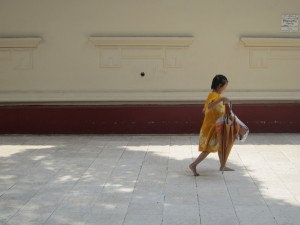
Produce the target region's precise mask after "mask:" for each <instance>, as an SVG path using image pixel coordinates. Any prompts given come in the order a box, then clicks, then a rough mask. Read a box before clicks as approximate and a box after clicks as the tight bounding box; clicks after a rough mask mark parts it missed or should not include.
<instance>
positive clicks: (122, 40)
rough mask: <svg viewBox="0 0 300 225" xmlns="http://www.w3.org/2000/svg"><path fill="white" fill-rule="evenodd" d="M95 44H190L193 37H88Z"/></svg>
mask: <svg viewBox="0 0 300 225" xmlns="http://www.w3.org/2000/svg"><path fill="white" fill-rule="evenodd" d="M89 40H90V41H91V42H92V43H93V44H94V45H95V46H179V47H184V46H186V47H187V46H190V45H191V44H192V42H193V37H89Z"/></svg>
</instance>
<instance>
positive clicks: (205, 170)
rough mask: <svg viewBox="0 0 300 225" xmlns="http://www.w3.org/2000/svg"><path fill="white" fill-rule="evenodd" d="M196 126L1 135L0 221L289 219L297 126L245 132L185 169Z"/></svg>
mask: <svg viewBox="0 0 300 225" xmlns="http://www.w3.org/2000/svg"><path fill="white" fill-rule="evenodd" d="M197 143H198V136H197V135H1V136H0V225H17V224H18V225H19V224H22V225H24V224H25V225H27V224H34V225H63V224H65V225H67V224H70V225H71V224H72V225H74V224H78V225H92V224H95V225H96V224H97V225H99V224H109V225H114V224H115V225H135V224H146V225H147V224H151V225H155V224H158V225H169V224H170V225H171V224H172V225H176V224H180V225H184V224H186V225H194V224H195V225H196V224H197V225H248V224H249V225H250V224H251V225H253V224H256V225H259V224H263V225H286V224H289V225H298V224H299V221H300V134H250V135H249V136H248V139H247V140H246V142H244V143H240V142H237V143H236V144H235V145H234V147H233V149H232V152H231V154H230V156H229V159H228V165H229V166H230V167H232V168H234V169H235V171H234V172H225V173H224V174H222V173H221V172H220V171H219V170H218V169H219V160H218V156H217V154H210V155H209V156H208V157H207V159H205V160H204V161H203V162H202V163H201V164H200V165H199V166H198V167H197V170H198V172H199V173H200V176H199V177H194V176H193V175H192V173H191V171H189V169H188V165H189V164H190V163H191V162H192V161H193V160H194V159H195V158H196V157H197V156H198V155H199V152H198V151H197V148H198V146H197Z"/></svg>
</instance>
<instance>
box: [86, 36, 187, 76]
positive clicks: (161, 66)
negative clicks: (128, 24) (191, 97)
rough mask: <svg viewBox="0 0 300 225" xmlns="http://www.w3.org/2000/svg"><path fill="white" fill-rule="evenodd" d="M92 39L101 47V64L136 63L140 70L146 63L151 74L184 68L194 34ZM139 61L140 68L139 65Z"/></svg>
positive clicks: (121, 64) (113, 66) (121, 66)
mask: <svg viewBox="0 0 300 225" xmlns="http://www.w3.org/2000/svg"><path fill="white" fill-rule="evenodd" d="M89 40H90V41H91V42H92V43H93V44H94V45H95V46H96V47H98V48H99V66H100V68H123V67H124V64H136V66H133V67H134V70H137V71H138V70H140V72H141V74H142V73H143V69H145V68H143V66H142V65H145V64H146V65H147V68H146V70H148V71H149V72H150V73H151V74H153V73H155V72H156V71H158V70H162V71H166V70H167V69H168V68H183V67H184V64H185V63H184V62H185V50H186V49H187V48H188V47H189V46H190V45H191V44H192V42H193V38H192V37H90V38H89ZM141 61H142V62H144V63H141ZM135 62H136V63H135ZM139 65H141V68H138V69H137V68H136V67H138V66H139ZM145 74H146V73H144V75H145ZM148 74H149V73H148Z"/></svg>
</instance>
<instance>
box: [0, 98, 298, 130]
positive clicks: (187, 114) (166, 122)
mask: <svg viewBox="0 0 300 225" xmlns="http://www.w3.org/2000/svg"><path fill="white" fill-rule="evenodd" d="M202 107H203V106H202V105H200V104H199V105H118V106H82V105H79V106H59V105H57V106H50V105H49V106H2V107H0V133H1V134H184V133H185V134H192V133H195V134H197V133H199V130H200V126H201V123H202V120H203V115H202ZM234 112H235V113H236V115H237V116H238V117H239V118H240V119H241V120H242V121H243V122H244V123H246V125H247V126H248V127H249V128H250V131H251V132H270V133H287V132H289V133H299V132H300V117H299V115H300V104H269V105H235V106H234Z"/></svg>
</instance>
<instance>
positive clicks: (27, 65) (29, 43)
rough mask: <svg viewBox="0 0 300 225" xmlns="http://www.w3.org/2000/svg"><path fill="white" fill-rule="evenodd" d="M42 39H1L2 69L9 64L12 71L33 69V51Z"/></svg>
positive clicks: (0, 59)
mask: <svg viewBox="0 0 300 225" xmlns="http://www.w3.org/2000/svg"><path fill="white" fill-rule="evenodd" d="M41 41H42V38H38V37H33V38H0V67H1V64H2V63H4V64H7V63H8V64H9V66H10V67H11V68H12V69H17V70H19V69H20V70H23V69H24V70H28V69H33V49H34V48H37V47H38V45H39V43H40V42H41Z"/></svg>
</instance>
